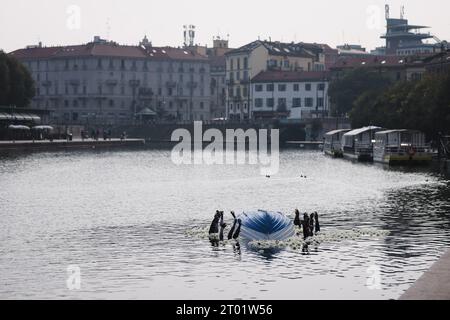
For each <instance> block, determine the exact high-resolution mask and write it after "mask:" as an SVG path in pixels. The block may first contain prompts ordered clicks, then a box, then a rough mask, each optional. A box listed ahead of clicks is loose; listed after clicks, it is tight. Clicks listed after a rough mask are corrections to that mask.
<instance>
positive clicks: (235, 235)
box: [233, 219, 242, 240]
mask: <svg viewBox="0 0 450 320" xmlns="http://www.w3.org/2000/svg"><path fill="white" fill-rule="evenodd" d="M237 223H238V227H237V229H236V232H235V233H234V234H233V239H234V240H237V239H238V238H239V234H240V233H241V225H242V221H241V219H238V221H237Z"/></svg>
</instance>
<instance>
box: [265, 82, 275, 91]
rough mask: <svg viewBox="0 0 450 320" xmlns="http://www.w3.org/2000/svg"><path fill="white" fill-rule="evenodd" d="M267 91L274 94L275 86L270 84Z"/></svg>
mask: <svg viewBox="0 0 450 320" xmlns="http://www.w3.org/2000/svg"><path fill="white" fill-rule="evenodd" d="M266 91H269V92H273V91H274V85H273V84H268V85H267V86H266Z"/></svg>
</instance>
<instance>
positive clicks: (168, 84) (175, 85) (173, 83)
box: [166, 81, 177, 88]
mask: <svg viewBox="0 0 450 320" xmlns="http://www.w3.org/2000/svg"><path fill="white" fill-rule="evenodd" d="M166 87H167V88H176V87H177V83H176V82H175V81H167V82H166Z"/></svg>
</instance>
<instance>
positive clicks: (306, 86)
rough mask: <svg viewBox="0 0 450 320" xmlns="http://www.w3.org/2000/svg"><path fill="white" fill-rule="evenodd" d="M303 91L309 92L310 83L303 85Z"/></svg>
mask: <svg viewBox="0 0 450 320" xmlns="http://www.w3.org/2000/svg"><path fill="white" fill-rule="evenodd" d="M305 90H306V91H311V83H307V84H305Z"/></svg>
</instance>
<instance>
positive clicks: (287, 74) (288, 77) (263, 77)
mask: <svg viewBox="0 0 450 320" xmlns="http://www.w3.org/2000/svg"><path fill="white" fill-rule="evenodd" d="M328 77H329V73H328V72H323V71H262V72H261V73H259V74H258V75H257V76H255V77H254V78H253V79H252V82H254V83H255V82H303V81H321V80H322V81H323V80H327V79H328Z"/></svg>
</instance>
